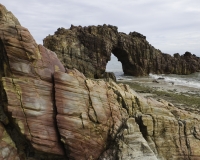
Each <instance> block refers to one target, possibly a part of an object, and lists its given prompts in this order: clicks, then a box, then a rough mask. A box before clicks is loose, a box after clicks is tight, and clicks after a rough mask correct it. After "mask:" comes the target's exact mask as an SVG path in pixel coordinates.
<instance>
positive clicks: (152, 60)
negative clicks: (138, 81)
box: [44, 25, 200, 78]
mask: <svg viewBox="0 0 200 160" xmlns="http://www.w3.org/2000/svg"><path fill="white" fill-rule="evenodd" d="M44 46H45V47H47V48H49V49H50V50H52V51H54V52H56V53H57V55H58V58H59V59H60V60H61V62H62V63H63V64H64V66H65V67H67V68H76V69H78V70H79V71H80V72H82V73H84V74H85V75H86V77H91V78H102V77H104V75H105V69H106V64H107V62H108V61H109V60H110V58H111V53H113V54H114V55H115V56H116V57H117V58H118V61H120V62H121V63H122V68H123V72H124V73H125V74H128V75H133V76H143V75H147V74H149V73H157V74H162V73H173V74H191V73H193V72H196V71H200V58H199V57H196V56H195V55H192V54H191V53H190V52H186V53H185V54H184V55H182V56H180V55H179V54H178V53H177V54H174V56H171V55H169V54H164V53H162V52H161V51H160V50H158V49H155V48H154V47H153V46H151V45H150V44H149V42H148V41H147V40H146V37H145V36H143V35H142V34H140V33H137V32H130V33H129V34H125V33H121V32H118V30H117V27H115V26H111V25H103V26H100V25H99V26H88V27H81V26H77V27H75V26H71V28H70V29H64V28H59V29H58V30H57V31H56V32H55V34H54V35H49V36H47V37H46V38H45V39H44Z"/></svg>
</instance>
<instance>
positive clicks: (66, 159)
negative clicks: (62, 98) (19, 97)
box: [52, 75, 70, 160]
mask: <svg viewBox="0 0 200 160" xmlns="http://www.w3.org/2000/svg"><path fill="white" fill-rule="evenodd" d="M52 100H53V119H54V121H53V123H54V126H55V131H56V136H57V137H58V140H59V141H58V143H60V146H61V147H62V149H63V153H64V156H63V160H68V159H69V152H70V151H69V150H68V149H67V148H66V147H65V145H64V144H63V143H62V142H61V139H62V137H61V135H60V132H59V130H58V124H57V119H56V116H57V114H58V111H57V107H56V91H55V80H54V75H52Z"/></svg>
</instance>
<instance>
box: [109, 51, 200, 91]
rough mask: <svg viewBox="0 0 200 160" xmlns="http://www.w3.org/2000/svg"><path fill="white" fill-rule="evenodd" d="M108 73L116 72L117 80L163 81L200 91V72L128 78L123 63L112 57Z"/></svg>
mask: <svg viewBox="0 0 200 160" xmlns="http://www.w3.org/2000/svg"><path fill="white" fill-rule="evenodd" d="M106 71H109V72H114V74H115V76H116V78H117V80H120V79H123V80H130V81H131V80H137V79H143V80H144V81H145V80H146V81H149V79H158V78H160V79H162V80H163V81H165V82H168V83H173V85H177V86H178V85H179V86H184V87H192V88H196V89H200V72H197V73H193V74H190V75H176V74H162V75H157V74H149V76H144V77H139V78H138V77H134V76H127V75H124V73H123V71H122V65H121V62H119V61H118V60H117V58H116V57H115V56H114V55H112V56H111V61H109V62H108V64H107V67H106Z"/></svg>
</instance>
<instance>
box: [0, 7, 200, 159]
mask: <svg viewBox="0 0 200 160" xmlns="http://www.w3.org/2000/svg"><path fill="white" fill-rule="evenodd" d="M0 9H1V10H0V13H3V14H1V17H0V18H2V17H6V15H7V13H8V12H7V10H6V9H5V8H4V7H3V6H1V5H0ZM2 9H3V10H2ZM9 15H10V16H9V17H13V18H8V19H5V21H3V20H1V19H0V20H1V21H0V22H1V25H0V159H9V160H13V159H16V160H17V159H22V160H24V159H29V160H40V159H49V160H56V159H59V160H64V159H77V160H79V159H82V160H86V159H91V160H92V159H100V160H104V159H110V160H115V159H121V160H122V159H123V160H125V159H135V160H139V159H141V160H142V159H150V160H156V159H164V160H165V159H166V160H171V159H174V160H178V159H188V160H191V159H200V149H199V145H200V132H199V130H200V126H199V122H200V118H199V115H197V114H193V113H190V112H188V111H184V110H180V109H177V108H176V107H174V106H173V105H172V104H171V103H170V104H169V103H168V102H166V101H164V100H161V101H156V100H154V99H151V98H147V99H146V98H144V97H141V96H139V95H138V94H137V93H136V92H134V91H133V90H132V89H130V88H129V86H128V85H124V84H119V85H117V84H116V83H115V82H113V81H109V82H105V81H104V80H91V79H88V78H86V77H85V76H84V75H83V74H82V73H80V72H79V71H78V70H76V69H65V68H64V66H63V65H62V64H61V62H60V61H59V60H58V58H57V56H56V54H55V53H54V52H52V51H50V50H48V49H46V48H44V47H43V46H41V45H37V44H36V43H35V40H34V39H33V37H32V36H31V35H30V33H29V31H28V30H27V29H26V28H24V27H22V26H20V24H19V23H18V21H16V18H14V16H13V15H11V13H9Z"/></svg>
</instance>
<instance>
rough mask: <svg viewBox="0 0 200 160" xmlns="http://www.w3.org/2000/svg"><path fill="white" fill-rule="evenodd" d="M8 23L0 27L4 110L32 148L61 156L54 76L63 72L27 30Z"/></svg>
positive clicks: (57, 62)
mask: <svg viewBox="0 0 200 160" xmlns="http://www.w3.org/2000/svg"><path fill="white" fill-rule="evenodd" d="M1 8H3V9H4V10H3V11H1V13H5V12H6V11H5V8H4V7H3V6H1ZM4 17H5V16H4ZM9 17H10V14H9ZM10 19H11V20H12V18H10ZM10 19H6V18H5V21H1V22H3V23H1V24H0V39H1V47H0V51H1V53H0V54H1V57H2V60H1V63H3V67H2V69H3V71H1V72H3V73H2V74H1V76H3V77H1V81H2V85H3V90H4V91H5V95H6V100H5V102H4V108H5V110H6V111H7V113H8V115H9V117H11V119H13V120H14V123H15V125H16V126H17V127H18V128H19V131H20V133H21V134H22V135H24V136H25V137H26V139H27V140H28V141H29V142H30V143H31V145H32V146H33V148H35V149H36V150H38V151H43V152H45V153H51V154H57V155H64V152H63V149H62V147H61V143H60V140H59V135H58V133H57V127H56V122H55V116H56V109H55V104H54V85H53V74H54V72H55V71H62V72H65V69H64V67H63V65H62V64H61V63H60V61H59V60H58V58H57V56H56V54H55V53H53V52H51V51H49V50H48V49H46V48H44V47H43V46H42V45H37V44H36V42H35V40H34V39H33V37H32V36H31V34H30V33H29V31H28V30H27V29H26V28H24V27H22V26H20V25H19V23H14V22H16V20H15V19H14V20H15V21H14V22H13V21H11V20H10ZM6 20H8V21H6ZM4 76H5V77H4Z"/></svg>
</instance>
